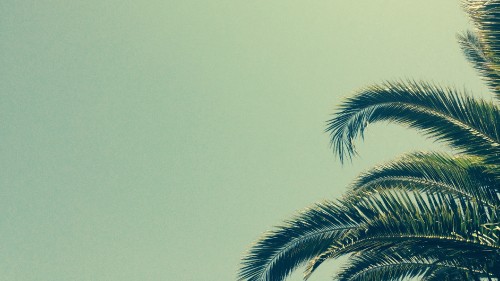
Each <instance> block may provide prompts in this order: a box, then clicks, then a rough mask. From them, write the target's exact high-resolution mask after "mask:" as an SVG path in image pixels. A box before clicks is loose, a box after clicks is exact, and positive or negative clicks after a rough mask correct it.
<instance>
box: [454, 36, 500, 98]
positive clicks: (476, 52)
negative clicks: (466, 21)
mask: <svg viewBox="0 0 500 281" xmlns="http://www.w3.org/2000/svg"><path fill="white" fill-rule="evenodd" d="M457 39H458V43H459V44H460V47H461V48H462V51H463V52H464V55H465V57H466V58H467V60H468V61H469V62H470V63H471V64H472V66H473V67H474V68H475V69H476V70H477V71H478V72H479V74H480V75H481V77H482V78H483V80H484V81H485V82H486V84H487V85H488V86H489V87H490V89H491V90H492V91H493V93H495V95H496V96H497V97H498V98H500V72H498V69H495V65H494V63H493V62H492V61H491V60H490V59H489V58H488V57H486V55H485V54H484V50H483V47H482V46H481V42H480V41H479V38H478V37H477V35H476V34H474V33H472V32H471V31H467V32H465V33H463V34H459V35H457Z"/></svg>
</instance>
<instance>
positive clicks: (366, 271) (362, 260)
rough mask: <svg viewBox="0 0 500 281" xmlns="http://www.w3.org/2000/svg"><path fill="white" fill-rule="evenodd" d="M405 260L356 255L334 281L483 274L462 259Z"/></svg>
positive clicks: (391, 255) (384, 255) (408, 257)
mask: <svg viewBox="0 0 500 281" xmlns="http://www.w3.org/2000/svg"><path fill="white" fill-rule="evenodd" d="M409 254H410V255H406V256H402V255H400V254H398V253H394V252H391V251H385V252H377V253H368V254H362V255H357V256H354V257H351V258H350V259H349V265H348V266H347V267H344V268H343V269H342V271H341V272H339V273H338V274H337V275H336V277H335V278H334V280H338V281H369V280H404V279H406V278H413V277H420V278H421V279H425V278H428V277H431V276H436V275H438V274H439V275H441V276H442V275H443V274H444V273H446V274H448V275H458V276H466V274H467V272H468V271H469V270H473V271H474V272H476V273H478V274H484V272H482V271H480V270H478V269H476V268H472V267H470V265H469V264H468V263H466V262H464V261H463V260H462V259H448V260H446V261H442V260H439V259H436V258H434V257H429V256H414V255H411V253H409Z"/></svg>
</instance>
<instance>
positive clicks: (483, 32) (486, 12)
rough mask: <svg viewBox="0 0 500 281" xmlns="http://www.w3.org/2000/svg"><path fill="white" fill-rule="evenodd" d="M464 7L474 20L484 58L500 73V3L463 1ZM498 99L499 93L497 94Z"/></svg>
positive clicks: (479, 0) (485, 0) (484, 0)
mask: <svg viewBox="0 0 500 281" xmlns="http://www.w3.org/2000/svg"><path fill="white" fill-rule="evenodd" d="M462 5H463V7H464V9H465V11H466V12H467V14H468V15H469V18H470V19H471V20H472V22H473V24H474V27H475V29H476V33H477V34H478V40H479V42H480V45H481V46H482V48H481V49H482V53H483V56H484V57H485V58H486V59H487V60H488V61H490V62H491V64H490V66H491V69H492V70H493V71H494V72H496V73H497V75H498V73H499V71H500V3H499V2H498V1H491V0H463V1H462ZM497 97H499V96H498V92H497Z"/></svg>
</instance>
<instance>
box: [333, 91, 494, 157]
mask: <svg viewBox="0 0 500 281" xmlns="http://www.w3.org/2000/svg"><path fill="white" fill-rule="evenodd" d="M377 121H389V122H397V123H400V124H403V125H407V126H409V127H411V128H416V129H418V130H421V131H423V132H424V133H425V134H426V135H428V136H431V137H433V138H434V139H435V140H438V141H444V142H446V143H448V144H449V145H451V146H452V147H453V148H456V149H457V150H459V151H463V152H466V153H469V154H471V155H477V156H482V157H484V158H485V161H486V163H489V164H495V165H499V164H500V159H499V158H500V157H499V155H500V135H499V134H500V130H498V126H500V109H499V108H498V107H497V106H496V105H495V104H493V103H491V102H487V101H484V100H479V99H473V98H471V97H470V96H468V95H465V94H462V93H459V92H457V91H455V90H452V89H449V88H448V89H443V88H440V87H437V86H434V85H431V84H427V83H416V82H408V83H402V82H396V83H390V82H387V83H385V84H382V85H375V86H371V87H368V88H365V89H363V90H361V91H360V92H359V93H358V94H357V95H355V96H353V97H351V98H348V99H347V100H346V101H345V102H344V103H343V104H342V105H341V106H340V111H339V112H338V113H337V114H336V115H335V117H334V118H333V119H331V120H330V121H328V127H327V131H329V132H330V135H331V144H332V147H333V149H334V151H335V152H336V153H337V154H338V156H339V157H340V159H341V160H344V158H346V157H347V158H350V157H352V155H354V154H356V150H355V147H354V143H353V140H354V139H355V138H357V137H358V136H361V137H362V136H363V132H364V130H365V128H366V126H367V125H368V124H370V123H373V122H377Z"/></svg>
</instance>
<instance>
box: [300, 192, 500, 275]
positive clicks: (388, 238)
mask: <svg viewBox="0 0 500 281" xmlns="http://www.w3.org/2000/svg"><path fill="white" fill-rule="evenodd" d="M359 205H360V206H364V207H366V208H367V209H371V210H377V213H378V216H377V217H375V218H373V219H371V220H369V221H367V223H365V224H363V226H362V227H358V228H355V229H352V230H350V231H348V232H347V233H346V234H345V235H344V236H343V239H342V240H337V241H336V242H335V244H334V245H332V247H331V248H330V249H328V250H327V251H325V252H324V253H322V254H320V255H318V256H317V257H316V258H315V259H313V260H312V261H311V262H310V263H309V264H308V266H307V268H306V273H305V276H306V277H308V276H310V275H311V274H312V273H313V272H314V270H316V268H317V267H318V266H319V265H321V264H322V263H323V262H324V261H325V260H327V259H329V258H337V257H340V256H342V255H346V254H362V253H363V252H367V251H372V252H375V251H377V252H380V251H386V250H389V249H390V250H392V251H395V252H397V251H404V252H410V253H413V255H419V254H421V255H424V256H425V255H429V254H435V251H440V252H441V253H445V255H447V256H448V257H450V258H454V257H461V256H464V255H475V256H476V257H483V256H488V255H493V258H492V259H494V260H498V259H499V254H500V240H499V239H498V232H499V231H498V230H497V231H496V232H495V231H492V230H486V229H485V228H484V225H486V224H488V223H491V222H495V221H497V220H498V216H499V213H498V211H492V210H488V209H487V208H484V207H483V206H478V205H477V204H475V203H473V202H471V201H468V200H463V199H455V198H453V197H452V196H450V195H446V194H444V195H443V194H434V195H429V196H425V197H423V196H422V195H421V194H419V193H412V195H410V194H409V192H401V191H393V192H380V193H378V194H377V196H373V197H370V198H364V199H363V202H360V203H359Z"/></svg>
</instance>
